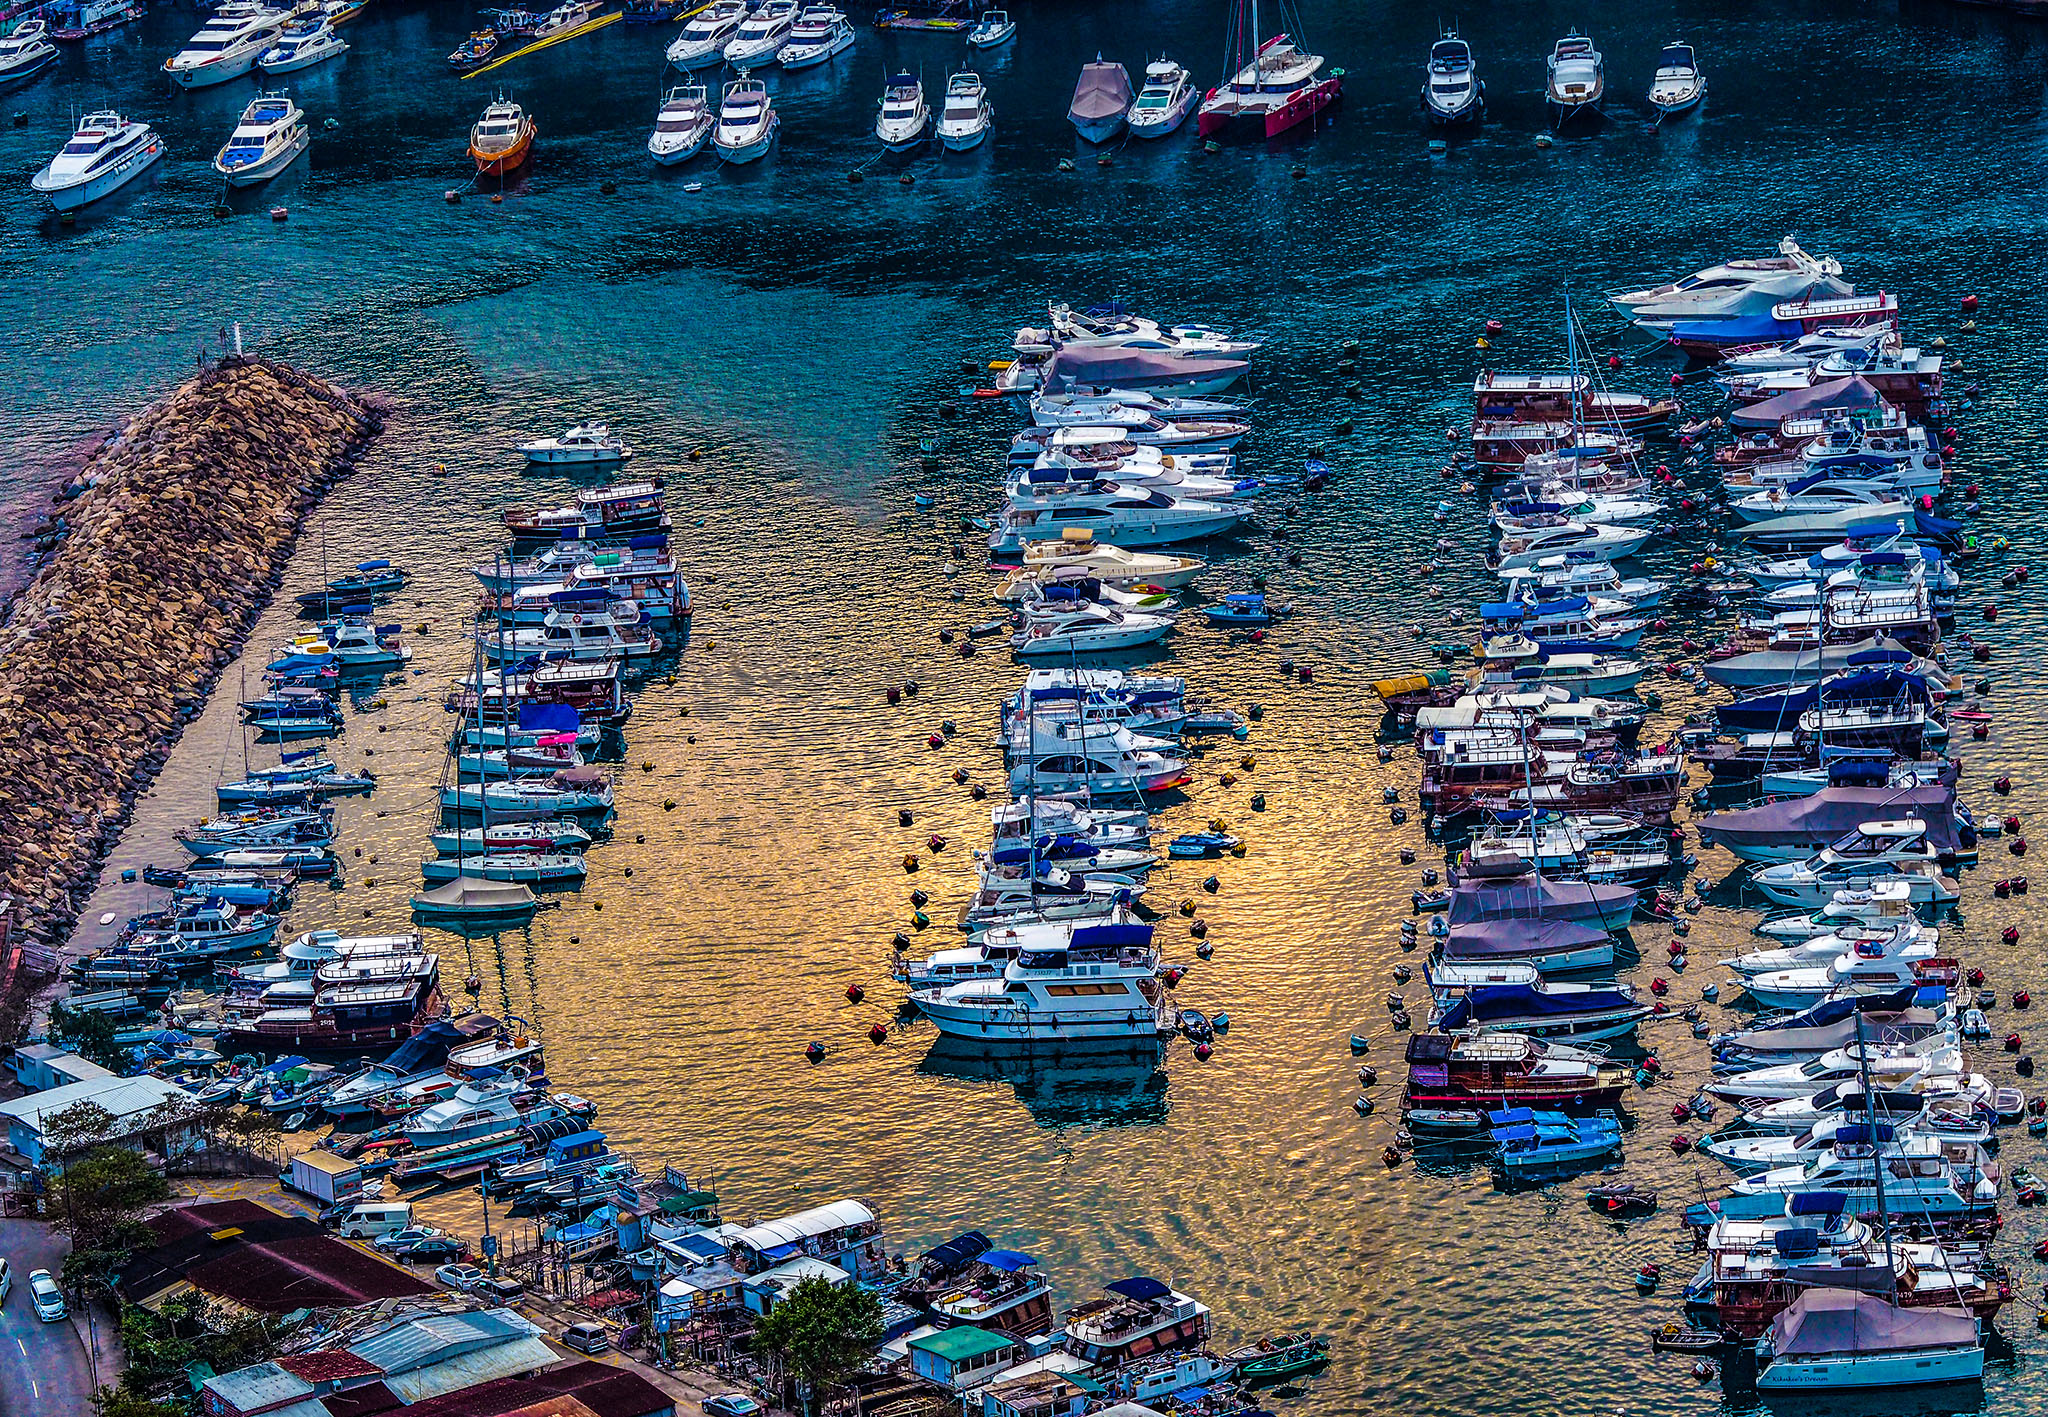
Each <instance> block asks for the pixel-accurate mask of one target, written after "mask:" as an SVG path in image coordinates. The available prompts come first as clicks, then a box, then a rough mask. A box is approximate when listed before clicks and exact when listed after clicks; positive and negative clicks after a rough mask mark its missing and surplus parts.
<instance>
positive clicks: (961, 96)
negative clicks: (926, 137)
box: [939, 69, 995, 152]
mask: <svg viewBox="0 0 2048 1417" xmlns="http://www.w3.org/2000/svg"><path fill="white" fill-rule="evenodd" d="M994 122H995V110H994V109H993V108H991V107H990V106H989V101H988V85H986V84H984V83H983V82H982V81H981V75H979V74H976V73H973V72H971V71H969V70H966V69H962V70H961V71H960V72H959V73H957V74H955V75H953V77H952V78H950V79H948V80H947V81H946V96H945V99H944V100H943V101H942V103H941V104H940V107H939V142H940V143H941V144H943V145H944V146H945V148H946V150H947V151H949V152H966V151H967V150H968V149H970V148H977V147H980V146H981V144H982V143H983V142H984V141H986V140H987V138H988V132H989V128H990V126H991V125H992V124H994Z"/></svg>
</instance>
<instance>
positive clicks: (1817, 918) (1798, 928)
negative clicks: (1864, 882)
mask: <svg viewBox="0 0 2048 1417" xmlns="http://www.w3.org/2000/svg"><path fill="white" fill-rule="evenodd" d="M1914 918H1915V915H1914V912H1913V893H1912V890H1911V888H1910V887H1909V886H1908V885H1907V884H1906V883H1905V882H1903V881H1879V882H1877V883H1875V884H1873V885H1870V886H1867V887H1864V888H1861V889H1857V890H1845V891H1836V892H1835V894H1834V896H1833V898H1832V899H1830V900H1829V901H1828V903H1827V904H1826V905H1824V906H1822V907H1821V908H1820V909H1819V910H1816V911H1812V912H1810V913H1805V914H1792V915H1774V916H1772V917H1771V918H1770V919H1768V920H1765V921H1763V922H1762V923H1761V924H1759V925H1756V926H1754V927H1753V928H1754V929H1755V930H1756V933H1757V934H1759V935H1768V936H1769V937H1770V938H1772V939H1774V940H1795V941H1796V940H1810V939H1812V938H1813V937H1814V936H1816V935H1832V934H1834V933H1835V932H1836V931H1838V930H1840V929H1841V928H1842V927H1843V926H1845V925H1851V924H1864V925H1872V924H1879V923H1884V924H1897V923H1899V922H1901V921H1906V920H1912V919H1914ZM1722 963H1724V964H1726V963H1728V961H1726V960H1723V961H1722Z"/></svg>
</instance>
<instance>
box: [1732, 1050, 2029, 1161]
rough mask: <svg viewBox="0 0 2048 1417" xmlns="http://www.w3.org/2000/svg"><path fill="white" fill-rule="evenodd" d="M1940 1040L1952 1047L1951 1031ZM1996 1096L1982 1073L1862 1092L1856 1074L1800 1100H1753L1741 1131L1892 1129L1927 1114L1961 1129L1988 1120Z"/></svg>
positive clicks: (1892, 1082) (1935, 1075)
mask: <svg viewBox="0 0 2048 1417" xmlns="http://www.w3.org/2000/svg"><path fill="white" fill-rule="evenodd" d="M1944 1037H1945V1039H1946V1040H1947V1041H1948V1042H1949V1043H1950V1045H1951V1046H1954V1040H1955V1034H1954V1033H1953V1032H1952V1031H1949V1032H1946V1033H1945V1035H1944ZM1809 1061H1811V1060H1809ZM1996 1091H1997V1089H1996V1088H1995V1087H1993V1086H1992V1083H1991V1080H1990V1079H1989V1078H1987V1077H1985V1076H1984V1074H1982V1073H1949V1072H1914V1073H1909V1074H1907V1075H1905V1076H1903V1077H1893V1078H1890V1079H1888V1080H1886V1081H1883V1082H1879V1081H1877V1079H1876V1078H1875V1077H1873V1079H1872V1086H1871V1087H1869V1088H1865V1087H1864V1085H1863V1081H1862V1077H1861V1070H1860V1069H1859V1070H1858V1076H1856V1077H1853V1078H1849V1079H1847V1080H1846V1081H1843V1082H1836V1083H1830V1084H1828V1085H1827V1086H1826V1087H1824V1088H1822V1089H1821V1090H1820V1091H1819V1092H1814V1093H1809V1094H1807V1095H1806V1096H1804V1097H1781V1098H1778V1099H1776V1100H1752V1101H1751V1102H1749V1103H1746V1104H1744V1107H1745V1110H1744V1112H1743V1114H1742V1125H1743V1127H1744V1129H1745V1130H1752V1131H1757V1132H1768V1133H1771V1134H1774V1135H1779V1136H1795V1135H1797V1134H1798V1133H1800V1132H1803V1131H1805V1130H1806V1129H1807V1128H1809V1127H1812V1126H1813V1125H1814V1124H1816V1123H1817V1122H1819V1121H1821V1119H1823V1118H1826V1117H1845V1118H1853V1119H1855V1120H1859V1121H1870V1120H1872V1119H1875V1120H1877V1121H1879V1122H1883V1123H1886V1124H1888V1125H1894V1126H1896V1125H1900V1124H1903V1123H1906V1122H1910V1121H1912V1120H1913V1119H1915V1118H1917V1117H1920V1116H1922V1115H1923V1114H1926V1115H1938V1116H1940V1117H1942V1118H1944V1119H1947V1121H1948V1123H1950V1124H1953V1125H1955V1126H1957V1127H1959V1128H1961V1127H1967V1126H1974V1125H1976V1124H1977V1123H1978V1122H1980V1121H1981V1120H1982V1119H1983V1118H1984V1117H1986V1116H1989V1115H1990V1113H1991V1108H1992V1103H1993V1100H1994V1095H1995V1093H1996Z"/></svg>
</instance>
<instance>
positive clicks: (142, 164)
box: [29, 109, 164, 212]
mask: <svg viewBox="0 0 2048 1417" xmlns="http://www.w3.org/2000/svg"><path fill="white" fill-rule="evenodd" d="M163 155H164V145H163V140H162V139H160V138H159V137H157V135H156V130H155V129H153V128H151V127H150V126H149V125H148V124H147V123H138V122H136V121H135V120H133V119H130V118H124V117H122V116H121V115H120V114H118V113H115V112H113V111H112V110H111V109H103V110H101V111H100V112H98V113H88V114H86V115H85V117H84V118H82V119H80V120H79V123H78V129H77V131H76V132H74V133H72V135H71V138H70V140H69V141H68V142H66V143H65V144H64V147H63V149H62V150H61V151H60V152H58V154H57V155H56V156H55V157H53V158H51V159H50V160H49V162H48V163H46V164H44V166H43V167H42V169H41V170H40V171H38V172H37V173H36V174H35V176H33V177H31V178H29V186H30V187H32V188H33V189H35V190H36V191H37V192H40V193H41V194H42V195H43V197H44V198H45V199H46V200H47V201H48V202H49V203H50V205H51V206H52V207H54V208H56V209H57V210H58V211H60V212H71V211H77V210H78V209H79V208H80V207H82V206H84V205H86V203H88V202H96V201H98V200H99V199H100V198H102V197H104V196H107V195H108V194H109V193H112V192H115V191H118V190H119V189H120V188H122V187H124V186H126V185H127V184H128V183H130V182H132V181H134V180H135V179H136V178H137V177H140V176H141V175H142V174H143V173H144V172H146V171H148V170H149V169H150V168H151V167H153V166H154V165H155V164H156V163H157V162H158V161H160V160H161V159H162V158H163Z"/></svg>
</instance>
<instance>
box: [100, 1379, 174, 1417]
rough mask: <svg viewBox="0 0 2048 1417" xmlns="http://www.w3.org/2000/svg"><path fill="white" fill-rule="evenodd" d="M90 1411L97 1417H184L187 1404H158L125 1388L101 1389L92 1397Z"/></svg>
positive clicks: (168, 1402)
mask: <svg viewBox="0 0 2048 1417" xmlns="http://www.w3.org/2000/svg"><path fill="white" fill-rule="evenodd" d="M92 1410H93V1411H94V1412H95V1413H96V1414H98V1417H184V1414H185V1413H186V1412H187V1411H189V1410H190V1404H189V1403H182V1402H171V1401H166V1402H159V1401H157V1400H156V1399H155V1398H153V1397H144V1396H142V1395H141V1394H140V1393H137V1392H134V1391H132V1390H131V1389H129V1388H127V1387H125V1386H124V1387H103V1388H101V1389H100V1390H99V1391H98V1392H96V1393H94V1394H93V1395H92Z"/></svg>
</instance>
